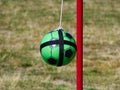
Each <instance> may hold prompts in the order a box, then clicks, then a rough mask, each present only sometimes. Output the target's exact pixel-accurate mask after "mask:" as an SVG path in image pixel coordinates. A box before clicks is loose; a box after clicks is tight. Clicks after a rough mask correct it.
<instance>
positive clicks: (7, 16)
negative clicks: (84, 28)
mask: <svg viewBox="0 0 120 90" xmlns="http://www.w3.org/2000/svg"><path fill="white" fill-rule="evenodd" d="M60 4H61V0H0V90H75V88H76V63H75V62H76V59H74V60H73V61H72V62H71V63H70V64H69V65H67V66H63V67H59V68H57V67H53V66H50V65H48V64H46V63H45V62H44V61H43V60H42V58H41V56H40V53H39V43H40V40H41V39H42V37H43V36H44V34H46V33H47V32H49V31H51V30H53V29H55V28H57V27H58V26H59V11H60ZM75 19H76V2H75V0H65V1H64V12H63V28H64V29H65V30H66V31H67V32H71V34H72V35H73V36H74V37H76V36H75V34H76V20H75Z"/></svg>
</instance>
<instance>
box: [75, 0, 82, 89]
mask: <svg viewBox="0 0 120 90" xmlns="http://www.w3.org/2000/svg"><path fill="white" fill-rule="evenodd" d="M82 30H83V0H77V65H76V68H77V74H76V77H77V82H76V83H77V90H83V73H82V72H83V69H82V68H83V61H82V60H83V38H82V34H83V31H82Z"/></svg>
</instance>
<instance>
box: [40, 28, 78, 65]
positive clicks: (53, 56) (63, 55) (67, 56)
mask: <svg viewBox="0 0 120 90" xmlns="http://www.w3.org/2000/svg"><path fill="white" fill-rule="evenodd" d="M40 53H41V56H42V58H43V60H44V61H45V62H46V63H48V64H50V65H54V66H63V65H67V64H69V63H70V62H71V61H72V59H73V58H74V57H75V53H76V44H75V40H74V38H73V36H72V35H71V34H69V33H67V32H65V31H64V30H63V29H59V30H53V31H51V32H49V33H47V34H46V35H45V36H44V37H43V38H42V40H41V42H40Z"/></svg>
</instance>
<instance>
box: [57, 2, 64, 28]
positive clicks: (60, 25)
mask: <svg viewBox="0 0 120 90" xmlns="http://www.w3.org/2000/svg"><path fill="white" fill-rule="evenodd" d="M62 12H63V0H61V9H60V24H59V27H58V29H62Z"/></svg>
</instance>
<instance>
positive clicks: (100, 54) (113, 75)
mask: <svg viewBox="0 0 120 90" xmlns="http://www.w3.org/2000/svg"><path fill="white" fill-rule="evenodd" d="M83 24H84V25H83V88H84V90H119V89H120V1H119V0H83Z"/></svg>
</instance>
